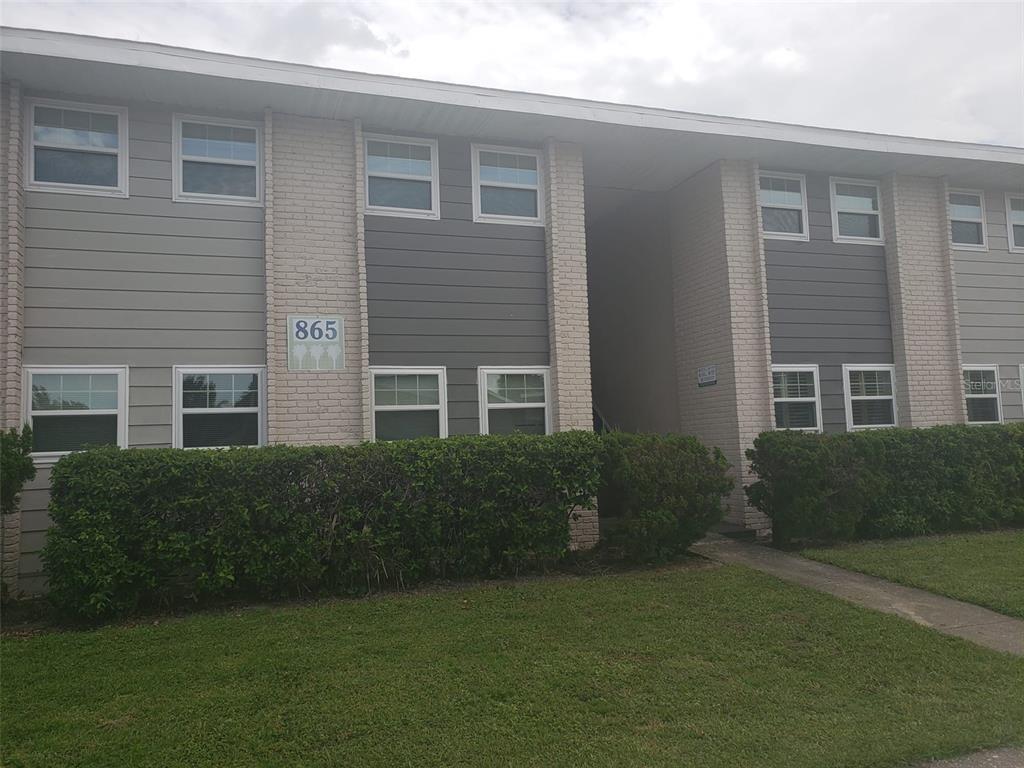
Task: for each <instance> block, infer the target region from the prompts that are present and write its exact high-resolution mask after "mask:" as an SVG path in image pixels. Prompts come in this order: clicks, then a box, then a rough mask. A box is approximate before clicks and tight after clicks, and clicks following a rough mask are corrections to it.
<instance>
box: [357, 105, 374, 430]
mask: <svg viewBox="0 0 1024 768" xmlns="http://www.w3.org/2000/svg"><path fill="white" fill-rule="evenodd" d="M353 128H354V130H353V134H354V135H353V138H354V140H355V159H356V186H355V193H356V274H357V277H358V281H359V286H358V288H359V365H360V366H361V368H362V382H363V383H362V387H363V390H362V395H363V397H362V416H363V435H362V438H363V439H364V440H369V439H370V436H371V435H372V434H373V427H372V424H371V422H372V420H373V408H372V406H371V404H370V387H372V386H373V382H372V381H371V380H370V305H369V300H368V299H367V294H366V219H365V217H364V213H363V212H364V211H365V210H366V186H365V185H364V184H363V182H362V180H363V176H364V174H365V172H366V143H365V142H364V141H363V123H362V121H361V120H356V121H355V123H354V126H353Z"/></svg>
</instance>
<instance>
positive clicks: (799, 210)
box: [759, 173, 809, 240]
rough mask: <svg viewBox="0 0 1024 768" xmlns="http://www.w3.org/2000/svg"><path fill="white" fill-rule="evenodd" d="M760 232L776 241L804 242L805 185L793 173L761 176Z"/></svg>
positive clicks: (806, 234) (798, 176)
mask: <svg viewBox="0 0 1024 768" xmlns="http://www.w3.org/2000/svg"><path fill="white" fill-rule="evenodd" d="M759 186H760V202H761V229H762V231H763V232H764V236H765V237H768V238H772V239H775V240H807V239H809V235H808V231H807V195H806V193H805V191H804V190H805V189H806V188H807V182H806V179H805V178H804V176H803V175H801V174H796V173H762V174H761V175H760V182H759Z"/></svg>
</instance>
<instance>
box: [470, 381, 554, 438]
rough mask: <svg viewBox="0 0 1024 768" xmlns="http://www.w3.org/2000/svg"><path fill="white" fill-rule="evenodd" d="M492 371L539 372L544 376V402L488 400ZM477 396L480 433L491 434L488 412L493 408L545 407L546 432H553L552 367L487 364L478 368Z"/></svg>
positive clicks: (520, 408)
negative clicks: (494, 401)
mask: <svg viewBox="0 0 1024 768" xmlns="http://www.w3.org/2000/svg"><path fill="white" fill-rule="evenodd" d="M492 373H497V374H501V373H539V374H542V375H543V376H544V402H543V403H493V404H488V402H487V376H488V374H492ZM476 381H477V398H478V400H479V404H480V434H481V435H489V434H490V424H489V423H488V418H487V415H488V412H489V411H490V410H491V409H492V408H493V409H495V410H497V409H510V410H523V409H525V408H540V407H541V406H542V405H543V407H544V434H546V435H550V434H551V368H550V366H547V365H520V366H485V367H480V368H477V369H476Z"/></svg>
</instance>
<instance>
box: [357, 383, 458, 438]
mask: <svg viewBox="0 0 1024 768" xmlns="http://www.w3.org/2000/svg"><path fill="white" fill-rule="evenodd" d="M370 378H371V379H372V380H373V385H372V388H371V390H370V403H371V408H372V409H373V435H372V437H373V439H374V440H409V439H412V438H416V437H448V380H447V375H446V372H445V368H444V367H424V366H417V367H413V368H408V367H399V366H390V365H375V366H371V368H370Z"/></svg>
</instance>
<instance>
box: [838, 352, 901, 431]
mask: <svg viewBox="0 0 1024 768" xmlns="http://www.w3.org/2000/svg"><path fill="white" fill-rule="evenodd" d="M843 395H844V396H845V398H846V428H847V429H850V430H854V429H873V428H876V427H895V426H896V368H895V366H892V365H844V366H843Z"/></svg>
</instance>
